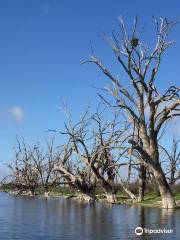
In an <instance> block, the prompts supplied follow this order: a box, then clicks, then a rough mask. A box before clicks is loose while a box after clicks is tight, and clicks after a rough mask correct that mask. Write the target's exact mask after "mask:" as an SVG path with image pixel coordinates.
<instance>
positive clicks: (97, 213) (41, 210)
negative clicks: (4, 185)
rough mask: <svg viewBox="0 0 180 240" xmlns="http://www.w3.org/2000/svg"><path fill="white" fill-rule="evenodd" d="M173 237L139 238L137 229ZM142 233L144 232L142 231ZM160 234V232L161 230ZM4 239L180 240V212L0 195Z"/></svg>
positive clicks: (0, 227) (151, 235)
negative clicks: (154, 231) (140, 228)
mask: <svg viewBox="0 0 180 240" xmlns="http://www.w3.org/2000/svg"><path fill="white" fill-rule="evenodd" d="M136 227H142V228H143V229H145V228H146V230H143V231H147V229H148V230H151V231H152V230H159V229H162V231H164V230H163V229H165V230H167V231H170V232H172V233H157V234H155V233H143V234H142V235H141V236H137V235H136V234H135V232H134V231H135V228H136ZM140 231H141V230H140ZM159 231H160V230H159ZM0 239H2V240H6V239H10V240H15V239H21V240H41V239H43V240H56V239H58V240H76V239H77V240H101V239H103V240H111V239H112V240H114V239H117V240H126V239H128V240H131V239H143V240H150V239H153V240H155V239H157V240H161V239H163V240H164V239H167V240H170V239H171V240H172V239H175V240H179V239H180V209H177V210H175V211H167V210H162V209H158V208H151V207H141V206H127V205H109V204H102V203H95V204H88V203H82V202H78V201H77V200H73V199H64V198H48V199H47V200H46V199H44V198H42V197H15V196H10V195H8V194H5V193H0Z"/></svg>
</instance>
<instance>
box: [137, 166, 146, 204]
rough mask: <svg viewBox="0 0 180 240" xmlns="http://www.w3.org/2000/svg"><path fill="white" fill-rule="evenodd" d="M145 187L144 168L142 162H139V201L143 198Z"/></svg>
mask: <svg viewBox="0 0 180 240" xmlns="http://www.w3.org/2000/svg"><path fill="white" fill-rule="evenodd" d="M145 187H146V168H145V166H144V164H141V166H140V169H139V195H138V201H139V202H142V201H143V200H144V195H145Z"/></svg>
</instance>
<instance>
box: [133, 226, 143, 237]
mask: <svg viewBox="0 0 180 240" xmlns="http://www.w3.org/2000/svg"><path fill="white" fill-rule="evenodd" d="M134 232H135V234H136V235H138V236H140V235H142V234H143V228H142V227H137V228H135V231H134Z"/></svg>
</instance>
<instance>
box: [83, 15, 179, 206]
mask: <svg viewBox="0 0 180 240" xmlns="http://www.w3.org/2000/svg"><path fill="white" fill-rule="evenodd" d="M155 23H156V43H155V46H154V48H153V49H152V51H151V50H150V49H149V48H148V47H147V45H146V44H145V43H143V41H141V39H140V38H139V37H138V33H137V18H135V21H134V25H133V30H132V33H131V34H128V33H127V30H126V27H125V24H124V22H123V20H122V18H120V20H119V26H120V34H119V33H117V34H116V33H114V32H113V34H112V37H111V38H108V37H106V36H104V38H105V40H106V41H108V43H109V44H110V46H111V48H112V50H113V52H114V54H115V58H116V60H117V62H118V63H119V64H120V66H121V67H122V69H123V70H124V71H125V74H126V76H127V78H128V82H127V83H125V85H124V84H123V83H124V82H125V81H122V80H119V78H118V77H115V76H114V74H113V73H112V72H111V71H110V70H109V69H108V68H106V67H105V66H104V65H103V63H102V62H101V61H100V60H99V59H98V58H97V57H96V56H95V55H94V54H93V55H92V56H91V57H90V59H89V60H87V61H84V62H83V63H85V62H90V63H93V64H95V65H96V66H97V67H98V68H99V69H100V70H102V72H103V74H104V75H105V76H106V77H108V78H109V80H110V82H111V85H109V86H107V87H106V88H105V90H106V91H107V92H109V93H110V94H111V95H112V96H113V97H114V99H115V101H116V104H115V107H116V108H119V109H120V110H122V111H123V113H124V114H125V116H126V118H127V120H128V121H130V122H131V123H132V125H133V124H134V122H135V127H136V129H138V130H139V137H140V138H141V140H142V142H143V147H142V146H141V145H140V144H139V143H138V142H136V141H134V140H133V139H129V143H131V144H132V145H133V149H136V150H137V151H138V152H139V153H140V154H141V156H143V159H146V161H147V163H148V165H149V168H150V169H151V171H152V172H153V175H154V177H155V180H156V183H157V185H158V187H159V191H160V194H161V199H162V207H163V208H175V206H176V203H175V200H174V197H173V195H172V192H171V189H170V187H169V184H168V182H167V180H166V177H165V174H164V172H163V170H162V167H161V164H160V158H159V149H158V136H159V134H160V133H161V131H162V128H163V126H164V124H165V123H166V122H167V121H168V120H170V119H172V118H174V117H177V116H179V115H180V113H179V110H180V108H179V106H180V98H179V91H180V88H178V87H176V86H170V87H169V88H168V89H167V91H165V92H164V93H160V92H159V91H158V89H157V86H156V84H155V79H156V78H159V76H157V73H158V70H159V66H160V63H161V60H162V56H163V54H164V52H165V51H166V50H167V48H168V47H169V46H171V45H172V43H173V41H169V40H168V36H169V32H170V30H171V29H172V27H173V26H174V22H169V21H167V19H166V18H160V20H159V21H155ZM156 81H157V79H156ZM101 98H103V99H104V97H103V96H101ZM104 101H106V102H107V100H105V99H104ZM109 104H110V103H109Z"/></svg>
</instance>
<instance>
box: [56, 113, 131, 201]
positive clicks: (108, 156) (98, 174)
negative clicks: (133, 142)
mask: <svg viewBox="0 0 180 240" xmlns="http://www.w3.org/2000/svg"><path fill="white" fill-rule="evenodd" d="M121 124H122V123H121ZM119 125H120V123H118V118H117V116H115V117H114V119H113V120H112V121H103V118H102V116H101V114H99V113H98V112H96V113H95V114H93V115H91V116H88V113H87V112H86V113H85V114H84V116H83V117H82V119H81V120H80V121H79V122H78V123H76V124H72V123H71V122H70V123H68V124H66V125H65V127H66V131H65V132H64V133H63V134H66V135H67V136H68V147H70V148H71V151H72V155H71V159H69V158H68V159H67V160H66V155H64V154H63V156H65V157H63V158H62V159H65V160H62V159H61V160H60V164H59V165H58V166H57V167H56V170H58V171H60V172H61V173H62V174H64V175H63V176H64V177H66V178H68V179H67V180H68V181H69V182H71V184H72V183H73V184H74V185H76V187H77V188H79V190H80V191H81V193H83V194H86V195H89V196H91V197H92V193H93V194H94V188H95V182H97V184H98V185H99V186H100V187H101V188H102V189H103V191H104V193H105V195H106V198H107V201H108V202H111V203H113V202H116V201H117V198H116V192H117V190H116V188H115V184H117V182H115V177H116V176H117V173H118V170H119V168H120V166H122V163H120V162H119V161H120V159H121V157H122V156H123V154H124V153H125V152H126V151H127V149H126V148H124V147H122V146H121V145H122V143H123V140H124V138H123V137H124V135H125V132H126V127H127V126H125V127H124V126H123V124H122V126H121V130H120V127H119ZM125 125H127V124H125ZM66 148H67V145H66ZM69 160H70V161H71V166H73V167H72V168H71V169H69V170H68V171H67V166H66V164H67V163H68V162H69ZM80 183H81V184H80ZM82 183H83V191H82ZM119 183H120V184H121V185H123V182H122V181H120V182H119ZM77 184H78V185H79V186H77ZM80 186H81V189H80ZM124 187H125V186H124ZM90 190H91V192H90ZM92 190H93V191H92ZM126 192H128V193H130V191H126ZM131 196H132V195H131Z"/></svg>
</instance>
